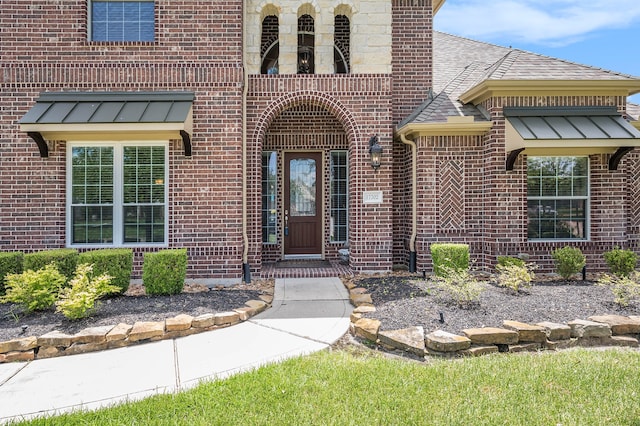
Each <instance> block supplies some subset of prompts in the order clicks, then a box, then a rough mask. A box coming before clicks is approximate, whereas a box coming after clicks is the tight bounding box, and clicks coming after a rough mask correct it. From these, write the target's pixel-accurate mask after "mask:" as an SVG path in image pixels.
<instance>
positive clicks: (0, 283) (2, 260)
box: [0, 251, 24, 296]
mask: <svg viewBox="0 0 640 426" xmlns="http://www.w3.org/2000/svg"><path fill="white" fill-rule="evenodd" d="M23 258H24V253H22V252H20V251H5V252H0V296H2V295H3V294H4V293H5V289H4V287H5V277H6V276H7V275H9V274H20V273H22V260H23Z"/></svg>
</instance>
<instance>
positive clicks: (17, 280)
mask: <svg viewBox="0 0 640 426" xmlns="http://www.w3.org/2000/svg"><path fill="white" fill-rule="evenodd" d="M6 281H7V289H6V290H7V294H6V295H5V296H4V297H2V299H1V300H2V301H3V302H13V303H17V304H19V305H22V306H23V307H24V309H25V310H26V311H27V312H32V311H38V310H42V309H46V308H48V307H50V306H53V304H54V303H55V301H56V299H57V298H58V293H59V292H60V289H61V288H62V286H63V285H64V284H65V282H66V281H67V280H66V278H65V276H64V275H62V274H61V273H60V272H58V270H57V269H56V266H55V265H54V264H53V263H50V264H49V265H47V266H45V267H44V268H42V269H40V270H38V271H33V270H31V269H28V270H26V271H24V272H23V273H21V274H10V275H8V276H7V279H6Z"/></svg>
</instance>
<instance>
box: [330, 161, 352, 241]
mask: <svg viewBox="0 0 640 426" xmlns="http://www.w3.org/2000/svg"><path fill="white" fill-rule="evenodd" d="M334 154H343V155H344V169H345V179H344V183H345V192H344V194H337V195H344V197H345V206H344V207H335V206H334V203H333V198H334V195H336V194H334V192H333V183H334V181H335V180H334V178H333V167H334V164H333V158H334V157H333V156H334ZM329 167H330V170H329V221H330V226H329V228H330V229H329V242H330V243H346V242H348V241H349V201H350V200H349V151H348V150H346V149H334V150H331V151H330V152H329ZM339 167H343V166H342V165H340V166H339ZM334 211H335V212H339V211H344V212H345V223H344V225H342V224H338V225H335V223H334V221H333V217H334V215H333V213H334ZM343 226H344V229H345V239H344V240H342V239H334V232H333V231H334V227H343Z"/></svg>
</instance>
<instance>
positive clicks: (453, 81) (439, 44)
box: [399, 31, 640, 127]
mask: <svg viewBox="0 0 640 426" xmlns="http://www.w3.org/2000/svg"><path fill="white" fill-rule="evenodd" d="M433 47H434V49H433V50H434V59H433V78H434V80H433V89H434V93H433V95H432V96H431V97H430V98H429V99H427V100H425V102H424V103H423V104H422V105H421V106H420V107H418V108H417V109H416V110H415V111H414V112H413V114H411V115H410V116H409V117H407V119H405V120H404V121H403V122H402V123H400V124H399V127H400V126H402V125H404V124H407V123H410V122H415V123H437V122H444V121H446V120H447V118H446V117H448V116H452V115H464V116H474V117H476V120H486V118H485V117H484V116H483V114H482V113H481V112H480V111H479V110H478V109H477V108H475V107H474V106H473V105H465V104H462V103H461V102H460V101H458V99H459V97H460V95H462V94H463V93H465V92H466V91H468V90H470V89H471V88H473V87H475V86H477V85H478V84H480V83H482V82H483V81H485V80H509V81H514V80H515V81H517V80H540V81H552V80H637V79H639V78H640V77H634V76H631V75H627V74H622V73H617V72H614V71H608V70H604V69H601V68H596V67H592V66H588V65H581V64H577V63H574V62H569V61H565V60H562V59H557V58H552V57H549V56H544V55H539V54H536V53H531V52H527V51H524V50H520V49H514V48H511V47H503V46H497V45H494V44H490V43H485V42H481V41H476V40H471V39H468V38H464V37H459V36H455V35H451V34H446V33H442V32H438V31H434V33H433ZM631 109H632V110H633V108H631ZM639 109H640V107H639ZM638 114H640V111H638ZM630 115H631V114H630ZM636 117H637V116H636Z"/></svg>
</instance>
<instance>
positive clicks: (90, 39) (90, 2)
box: [87, 0, 157, 43]
mask: <svg viewBox="0 0 640 426" xmlns="http://www.w3.org/2000/svg"><path fill="white" fill-rule="evenodd" d="M96 1H102V2H119V3H121V2H125V1H131V2H134V1H135V2H149V3H154V15H155V1H156V0H88V7H87V41H88V42H90V43H151V42H150V41H147V42H136V41H118V42H113V41H96V40H94V39H93V3H94V2H96ZM156 19H157V17H156V16H154V24H153V33H154V34H153V42H155V41H156V40H155V39H156V37H157V34H156V31H157V24H156Z"/></svg>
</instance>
